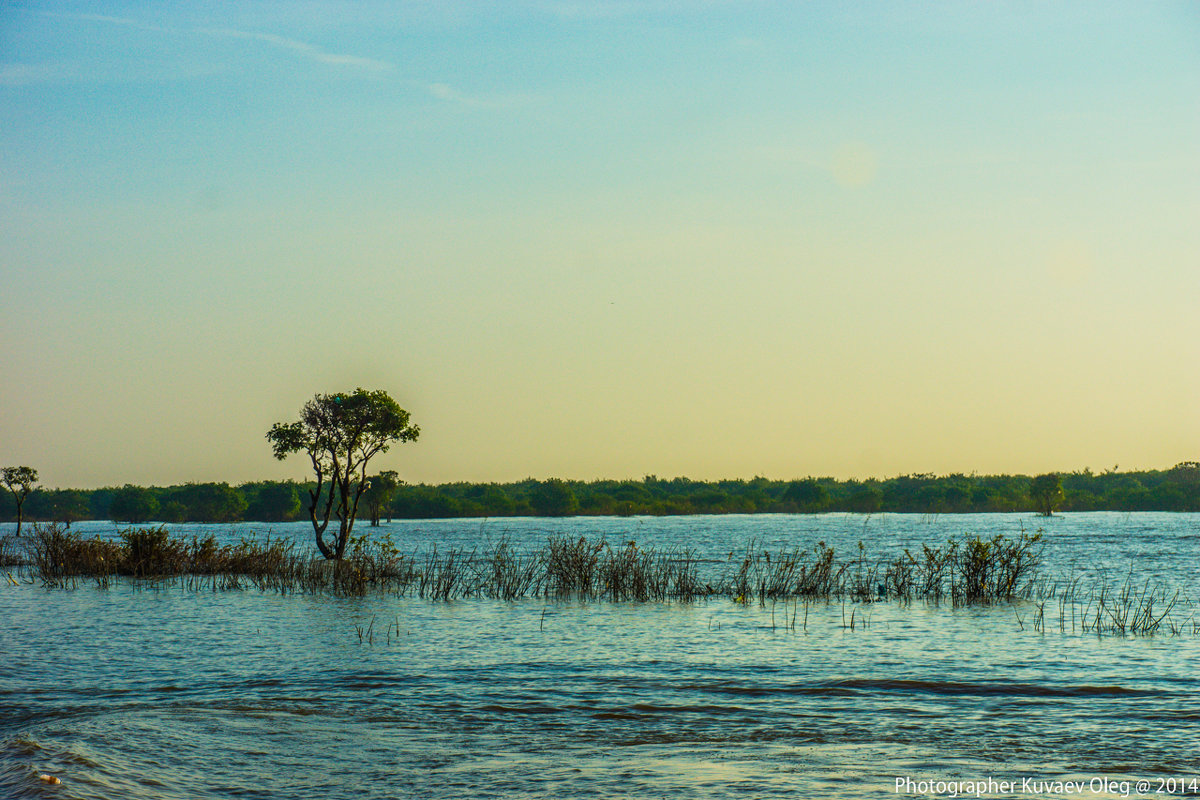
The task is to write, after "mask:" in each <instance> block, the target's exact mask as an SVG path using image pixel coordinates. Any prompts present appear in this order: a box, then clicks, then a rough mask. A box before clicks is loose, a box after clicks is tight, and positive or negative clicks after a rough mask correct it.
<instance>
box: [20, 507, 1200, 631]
mask: <svg viewBox="0 0 1200 800" xmlns="http://www.w3.org/2000/svg"><path fill="white" fill-rule="evenodd" d="M1041 564H1042V542H1041V535H1040V534H1028V533H1026V532H1024V531H1022V532H1021V533H1020V534H1019V535H1018V536H1016V537H1015V538H1010V537H1006V536H1004V535H996V536H993V537H991V538H982V537H978V536H974V537H968V536H962V537H959V538H952V539H949V540H948V541H946V542H945V543H943V544H940V545H937V546H930V545H922V547H921V550H920V552H919V553H916V554H914V553H913V552H911V551H909V550H905V551H904V552H903V553H902V554H900V555H899V556H895V557H892V558H890V559H870V558H868V556H867V552H866V547H865V545H863V543H861V542H860V543H859V545H858V550H857V553H855V554H854V556H853V557H852V558H850V559H848V560H839V559H838V558H837V556H836V553H835V552H834V549H833V548H832V547H830V546H828V545H827V544H825V542H818V543H817V544H816V545H815V546H814V547H812V548H809V549H800V548H793V549H790V550H782V551H779V552H775V553H772V552H770V551H769V550H767V549H765V548H763V547H761V546H760V545H759V544H758V543H756V542H751V543H750V544H749V545H748V546H747V548H746V550H745V551H744V552H742V553H730V555H729V558H728V559H727V560H726V561H725V562H723V563H722V562H714V561H711V560H709V561H704V560H701V559H700V558H698V557H697V555H696V553H695V552H694V551H693V550H690V549H686V548H663V549H660V548H654V547H642V546H639V545H638V544H637V543H636V542H634V541H628V542H625V543H623V544H619V545H613V544H612V543H609V542H608V541H606V540H605V539H603V538H601V539H597V540H589V539H587V538H586V537H566V536H551V537H549V538H548V539H547V540H546V543H545V545H544V546H542V547H540V548H534V549H520V548H518V547H517V546H515V545H514V543H513V542H512V540H511V539H509V538H508V537H507V536H505V537H501V538H499V539H496V540H489V541H487V542H486V544H485V545H484V546H483V547H482V549H480V548H472V549H466V548H451V549H448V550H439V549H438V548H437V547H436V546H434V547H431V548H430V549H429V550H428V551H425V552H417V551H414V552H412V553H407V554H406V553H401V552H400V551H399V550H398V549H397V548H396V547H395V545H394V544H393V543H392V541H391V540H390V538H386V537H385V538H384V539H383V540H380V541H369V540H368V539H366V538H365V537H363V538H358V539H355V540H353V541H352V542H351V544H350V547H349V548H348V550H347V556H346V558H344V559H342V560H340V561H327V560H325V559H323V558H320V557H314V555H313V554H312V552H311V550H309V549H307V548H300V547H298V546H297V545H296V544H295V543H294V542H293V541H292V540H289V539H273V538H271V537H270V536H268V537H267V538H266V539H265V540H257V539H243V540H241V541H240V542H239V543H237V544H233V545H220V544H218V543H217V541H216V539H215V538H214V537H213V536H211V535H208V536H204V537H200V536H192V537H172V536H171V535H170V534H169V533H168V531H167V530H166V529H165V528H162V527H148V528H130V529H127V530H125V531H122V532H120V538H119V539H116V540H111V539H100V538H84V537H81V536H79V535H78V534H76V533H73V532H72V531H71V530H70V529H69V528H67V527H65V526H62V525H54V524H37V525H35V526H34V529H33V532H32V535H31V536H28V537H24V538H23V539H22V540H17V541H14V540H13V539H8V540H0V566H5V567H6V570H5V575H6V576H7V580H8V581H10V582H16V581H17V579H18V578H20V579H22V580H27V581H40V582H41V583H42V584H43V585H45V586H48V587H63V588H70V587H75V586H78V585H79V584H80V583H81V582H84V583H92V582H94V584H95V585H96V586H98V587H100V588H105V587H108V586H110V585H112V584H113V583H114V582H117V581H120V580H129V581H134V582H137V583H138V584H139V585H151V586H181V587H183V588H185V589H190V590H196V591H228V590H238V589H258V590H260V591H275V592H279V593H292V592H300V593H306V594H329V595H336V596H347V595H349V596H353V595H362V594H365V593H367V592H369V591H383V592H387V593H391V594H395V595H398V596H405V597H418V598H424V599H429V600H439V601H450V600H456V599H459V598H472V597H482V598H491V599H498V600H506V601H511V600H518V599H522V598H546V599H591V600H607V601H616V602H620V601H634V602H665V601H675V602H692V601H695V600H700V599H704V598H711V597H728V598H729V599H731V600H733V601H734V602H737V603H743V604H748V603H758V604H760V605H762V606H764V607H766V606H767V605H768V603H769V604H770V606H771V608H772V613H774V608H775V605H776V604H777V603H780V602H783V603H784V604H785V605H784V608H785V609H786V608H788V605H789V604H793V605H792V608H793V610H792V613H791V615H790V621H789V622H788V623H785V627H787V626H788V625H789V624H790V625H791V626H793V627H794V626H795V624H796V616H797V612H798V611H799V608H800V603H803V604H804V617H805V619H807V613H808V604H809V603H811V602H833V601H840V602H842V603H843V606H844V604H845V603H847V602H848V603H850V604H851V608H850V609H849V615H848V617H847V627H848V628H850V629H855V628H857V627H860V626H862V625H864V624H869V615H867V616H864V613H865V612H864V611H859V610H856V609H855V608H854V606H855V605H862V604H869V603H873V602H877V601H880V600H890V601H898V602H901V603H911V602H913V601H923V602H932V603H941V602H948V603H951V604H952V605H954V606H960V605H979V604H991V603H1000V602H1015V601H1020V602H1026V603H1031V604H1032V606H1033V609H1034V612H1033V614H1032V618H1033V627H1034V629H1035V630H1041V631H1044V630H1046V629H1047V628H1048V627H1053V626H1054V625H1055V622H1057V627H1058V628H1059V629H1060V630H1061V631H1063V632H1066V631H1067V630H1070V631H1076V632H1085V633H1110V634H1154V633H1159V632H1169V633H1172V634H1180V633H1183V632H1190V633H1200V623H1198V622H1197V621H1196V618H1195V614H1194V611H1193V609H1192V605H1191V603H1190V602H1189V601H1187V600H1186V599H1185V598H1183V597H1182V596H1181V595H1180V594H1179V593H1178V592H1174V593H1172V592H1170V591H1168V590H1166V589H1163V588H1160V587H1155V586H1152V585H1150V584H1149V583H1144V584H1136V583H1135V582H1134V581H1133V579H1132V577H1130V578H1128V579H1127V580H1126V581H1125V583H1124V584H1123V585H1110V584H1108V583H1103V582H1101V583H1099V584H1093V585H1091V586H1084V585H1083V583H1082V581H1081V580H1080V579H1078V578H1073V579H1068V580H1059V581H1050V580H1047V579H1045V578H1042V577H1040V576H1039V570H1040V567H1041ZM8 568H12V569H8ZM702 570H703V571H704V573H705V576H704V577H702V575H701V572H702ZM14 575H15V576H16V577H14ZM1047 607H1049V609H1050V615H1051V619H1050V621H1049V622H1047V620H1046V611H1047ZM1055 612H1057V619H1055V616H1054V615H1055ZM1026 613H1027V614H1028V612H1026ZM1016 614H1017V620H1018V622H1019V623H1020V624H1021V625H1022V627H1024V620H1023V619H1022V617H1021V611H1020V607H1018V610H1017V611H1016ZM785 618H787V617H786V612H785ZM772 619H773V620H774V617H772ZM773 624H774V622H773ZM364 635H368V636H369V635H370V634H369V632H366V633H364Z"/></svg>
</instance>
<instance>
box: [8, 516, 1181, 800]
mask: <svg viewBox="0 0 1200 800" xmlns="http://www.w3.org/2000/svg"><path fill="white" fill-rule="evenodd" d="M12 527H13V526H11V525H9V526H7V527H6V528H4V530H5V531H8V532H10V531H11V530H12ZM171 527H172V529H173V530H174V531H176V532H208V531H210V530H211V531H214V532H216V533H218V535H219V536H220V537H221V538H222V539H225V540H236V539H237V538H239V537H241V536H243V535H263V534H265V533H266V532H267V529H268V528H267V526H265V525H239V526H232V527H231V526H196V525H180V526H171ZM76 528H78V529H80V530H82V531H83V532H84V533H89V532H94V533H99V534H101V535H113V534H114V533H115V531H116V528H115V527H114V526H112V525H111V524H109V523H83V524H77V525H76ZM1038 528H1042V529H1044V533H1045V539H1046V545H1047V546H1046V559H1047V563H1046V566H1045V567H1044V570H1043V571H1044V572H1045V573H1046V574H1049V575H1076V576H1079V575H1083V576H1085V577H1086V578H1087V579H1088V580H1097V579H1101V578H1107V579H1109V580H1123V579H1124V578H1125V576H1126V575H1127V574H1128V573H1129V571H1130V570H1131V569H1132V570H1133V573H1134V574H1135V575H1136V576H1138V578H1139V580H1141V579H1147V578H1148V579H1151V580H1154V581H1158V582H1165V583H1168V584H1170V585H1171V586H1172V587H1174V588H1178V589H1180V590H1181V591H1182V592H1183V593H1184V594H1185V595H1186V596H1188V597H1189V598H1195V597H1196V596H1197V588H1198V586H1200V582H1198V576H1197V565H1200V558H1198V556H1200V515H1194V514H1150V513H1147V514H1077V515H1069V516H1065V517H1060V518H1055V519H1051V520H1039V519H1038V518H1036V517H1031V516H1019V515H1002V514H997V515H970V516H941V517H923V516H919V515H891V514H888V515H877V516H873V517H869V518H866V517H862V516H856V515H822V516H816V517H811V516H751V517H739V516H729V517H700V518H697V517H690V518H655V519H642V518H630V519H591V518H588V519H565V520H491V521H487V522H483V523H481V522H480V521H478V520H453V521H405V522H394V523H392V524H390V525H385V526H384V528H383V531H384V532H390V533H391V535H392V536H393V538H394V540H395V541H396V543H397V544H398V545H400V546H401V548H402V549H404V550H412V549H419V548H425V547H428V546H430V545H432V544H433V543H437V544H438V545H439V547H443V548H444V547H447V546H453V545H464V544H465V545H476V544H479V545H482V544H484V543H485V541H486V540H487V539H488V538H489V537H498V536H500V535H505V534H507V535H509V536H511V537H512V538H513V539H514V540H515V541H516V542H517V543H518V544H522V545H524V546H537V545H539V544H541V543H543V542H544V540H545V538H546V536H548V535H552V534H565V535H571V536H578V535H583V536H588V537H590V538H594V537H598V536H601V535H603V536H606V537H607V538H608V540H609V541H611V542H613V543H623V542H625V541H628V540H631V539H632V540H636V541H637V542H638V544H639V545H642V546H647V545H653V546H660V547H662V546H687V547H691V548H695V549H696V551H697V553H698V554H699V555H700V556H702V557H703V558H705V559H707V561H706V563H707V564H709V565H710V566H711V568H713V569H717V568H719V566H720V565H721V564H723V563H725V561H727V560H728V556H729V553H730V552H735V551H738V550H739V549H741V550H743V551H744V548H745V547H746V545H747V543H748V542H749V541H751V540H756V541H757V542H758V543H759V544H760V545H762V546H765V547H767V548H768V549H771V550H781V549H785V548H786V549H791V548H793V547H797V546H799V547H802V548H808V547H811V546H812V545H814V544H816V542H817V541H819V540H823V541H826V542H828V543H829V544H831V545H833V546H834V547H835V548H836V550H837V551H838V553H839V554H840V555H842V556H844V557H846V558H849V557H851V556H852V555H853V554H854V552H856V551H857V545H858V542H859V541H860V540H862V541H863V542H864V544H865V545H866V547H867V552H868V555H871V554H880V555H882V554H888V553H893V552H898V551H899V550H900V549H902V548H904V547H909V548H911V547H914V546H915V547H919V545H920V543H921V542H927V543H931V544H937V543H940V542H944V541H945V540H946V539H947V538H948V537H950V536H957V535H959V534H963V533H980V534H985V535H991V534H993V533H1005V534H1007V535H1016V534H1018V533H1019V532H1020V531H1021V530H1022V529H1024V530H1027V531H1030V532H1032V531H1035V530H1037V529H1038ZM271 532H272V534H273V535H283V536H294V537H296V538H298V539H301V540H303V541H305V542H307V541H308V535H309V534H310V530H309V531H308V532H306V526H305V525H302V524H296V525H276V526H273V529H272V531H271ZM0 572H3V570H2V569H0ZM2 578H3V575H0V579H2ZM7 584H8V585H5V586H2V587H0V614H2V615H3V618H4V620H5V624H4V625H3V626H0V653H3V662H0V663H2V664H3V666H0V796H5V797H8V796H11V797H57V798H105V799H107V798H114V799H115V798H135V799H136V798H226V797H250V798H314V799H316V798H321V800H339V799H340V798H347V799H348V798H355V799H356V800H357V799H358V798H393V797H430V798H459V797H484V798H487V797H504V798H525V797H536V798H543V797H544V798H551V797H553V798H570V797H595V798H602V797H603V798H608V797H611V798H624V797H638V798H642V797H645V798H659V797H662V798H674V797H731V796H737V797H747V798H757V797H789V798H804V797H847V798H860V797H879V798H881V797H913V796H929V795H930V794H933V795H934V796H937V794H938V793H937V792H936V790H937V789H938V788H941V789H942V790H943V792H942V793H941V795H940V796H949V795H950V791H951V790H952V789H960V790H962V791H963V793H966V794H969V795H970V796H975V794H981V795H982V796H987V797H1064V796H1071V797H1122V796H1127V797H1138V796H1142V797H1150V796H1158V797H1167V796H1192V797H1196V796H1200V783H1197V782H1200V636H1197V635H1194V634H1193V633H1192V632H1191V630H1190V628H1189V630H1188V631H1187V632H1186V633H1185V634H1184V635H1179V636H1172V635H1168V634H1165V633H1164V634H1160V635H1157V636H1153V637H1133V636H1125V637H1122V636H1112V635H1108V636H1096V635H1094V634H1082V633H1079V632H1075V633H1072V632H1071V629H1070V626H1067V628H1066V630H1065V632H1064V631H1062V630H1060V628H1059V627H1058V624H1057V622H1056V623H1055V624H1054V625H1049V624H1048V625H1047V626H1046V627H1045V629H1044V630H1041V631H1038V630H1034V628H1033V625H1032V624H1031V614H1032V606H1031V604H1029V603H1023V604H1016V605H1008V604H1003V605H997V606H991V607H984V608H979V607H975V608H959V609H955V608H953V607H951V606H949V605H942V606H930V605H926V604H923V603H913V604H912V605H907V606H906V605H903V604H899V603H893V602H883V603H874V604H870V605H867V606H863V605H853V606H851V605H849V604H847V605H845V606H844V605H843V604H841V603H833V604H810V605H809V606H808V607H807V610H806V609H805V607H804V606H803V605H802V606H800V607H797V606H796V605H795V604H791V605H789V606H787V607H786V608H785V606H784V604H782V603H780V604H777V605H775V606H774V607H772V606H771V605H770V604H768V605H767V606H766V607H763V606H759V605H756V604H752V605H749V606H746V605H739V604H735V603H733V602H731V601H730V600H729V599H728V598H723V599H710V600H706V601H703V602H697V603H690V604H687V603H666V604H635V603H596V602H592V603H580V602H555V601H546V600H541V599H538V600H524V601H519V602H513V603H502V602H493V601H487V600H474V599H472V600H462V601H458V602H451V603H437V602H430V601H425V600H419V599H414V598H396V597H391V596H387V595H382V594H376V595H368V596H366V597H360V598H331V597H313V596H305V595H285V596H280V595H278V594H271V593H259V592H257V591H250V592H224V593H216V594H214V593H211V592H208V593H203V592H201V593H197V592H191V591H186V590H183V589H181V588H178V587H175V588H158V589H152V588H139V587H137V586H136V585H131V584H129V583H128V582H124V583H122V584H120V585H118V586H115V587H112V588H109V589H107V590H99V589H96V588H93V587H91V586H86V585H81V586H80V588H77V589H73V590H61V589H53V590H50V589H44V588H41V587H39V586H37V585H32V584H28V583H21V585H18V586H13V585H11V582H7ZM805 613H807V620H806V621H804V620H803V619H802V618H803V615H804V614H805ZM1181 613H1183V616H1184V617H1186V616H1187V614H1190V613H1191V612H1190V611H1184V612H1181ZM793 614H795V615H798V617H800V618H801V619H800V620H799V621H797V623H796V628H795V629H792V628H791V627H790V623H791V620H790V619H789V615H793ZM851 615H853V617H854V619H855V626H854V628H853V629H851V628H850V627H848V625H847V621H848V620H849V618H850V617H851ZM1047 617H1049V611H1047ZM864 622H865V624H864ZM372 624H373V628H372V627H371V626H372ZM356 626H359V627H361V628H362V629H364V632H365V630H366V629H370V634H369V635H364V636H363V638H362V639H361V641H360V636H359V632H358V630H357V629H356ZM1022 626H1023V627H1022ZM42 773H48V774H52V775H55V776H57V777H58V778H60V779H61V781H62V783H61V784H59V785H53V786H51V785H47V784H45V783H43V782H41V781H39V780H38V775H39V774H42ZM989 778H990V779H991V780H992V781H993V782H994V783H993V784H988V783H987V780H988V779H989ZM980 779H982V780H983V781H984V783H983V785H982V786H979V785H976V784H975V783H969V784H966V785H964V784H962V783H956V782H963V781H976V780H980ZM1026 779H1028V780H1029V781H1030V782H1029V783H1025V784H1023V782H1024V781H1026ZM898 781H899V783H900V785H899V790H898V786H897V782H898ZM906 781H908V782H910V783H906ZM930 781H932V782H934V783H933V785H932V786H927V785H926V784H925V783H922V782H930ZM939 781H940V782H943V784H944V785H942V786H941V787H939V786H938V784H937V782H939ZM1003 781H1013V782H1014V784H1015V785H1013V786H1011V787H1010V786H1007V785H1005V784H1003V783H1002V782H1003ZM1037 781H1072V782H1074V781H1079V782H1080V786H1078V787H1075V789H1077V790H1078V791H1075V790H1070V791H1063V790H1066V789H1070V787H1058V786H1054V785H1052V784H1051V785H1038V784H1037V783H1035V782H1037ZM1138 781H1145V782H1146V784H1144V785H1139V784H1138ZM923 789H932V790H935V791H933V792H925V791H922V790H923ZM968 789H969V790H970V791H969V792H968V791H967V790H968ZM979 789H982V791H977V790H979ZM1156 792H1161V793H1158V794H1156Z"/></svg>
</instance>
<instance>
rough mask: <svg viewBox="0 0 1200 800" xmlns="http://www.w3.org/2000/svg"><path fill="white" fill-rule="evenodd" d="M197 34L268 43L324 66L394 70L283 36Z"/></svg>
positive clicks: (211, 31) (228, 30)
mask: <svg viewBox="0 0 1200 800" xmlns="http://www.w3.org/2000/svg"><path fill="white" fill-rule="evenodd" d="M196 33H202V34H205V35H207V36H222V37H226V38H229V39H246V40H249V41H256V42H266V43H267V44H270V45H273V46H275V47H279V48H282V49H284V50H290V51H292V52H293V53H298V54H299V55H302V56H304V57H306V58H309V59H312V60H313V61H317V62H320V63H322V64H332V65H334V66H348V67H360V68H362V69H368V70H372V71H375V72H383V71H386V70H390V69H392V65H391V64H389V63H388V62H386V61H379V60H377V59H374V58H363V57H361V56H352V55H347V54H344V53H330V52H327V51H325V50H322V49H321V48H320V47H317V46H316V45H315V44H309V43H308V42H301V41H299V40H297V39H288V38H286V37H283V36H277V35H275V34H273V33H254V32H252V31H239V30H235V29H233V28H202V29H198V30H196Z"/></svg>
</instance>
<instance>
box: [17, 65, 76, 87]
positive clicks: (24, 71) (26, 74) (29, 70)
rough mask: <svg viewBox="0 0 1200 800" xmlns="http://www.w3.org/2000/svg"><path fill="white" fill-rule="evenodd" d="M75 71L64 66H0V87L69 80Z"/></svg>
mask: <svg viewBox="0 0 1200 800" xmlns="http://www.w3.org/2000/svg"><path fill="white" fill-rule="evenodd" d="M73 77H75V71H74V70H73V69H71V68H70V67H68V66H66V65H65V64H0V86H29V85H30V84H35V83H48V82H51V81H61V80H70V79H71V78H73Z"/></svg>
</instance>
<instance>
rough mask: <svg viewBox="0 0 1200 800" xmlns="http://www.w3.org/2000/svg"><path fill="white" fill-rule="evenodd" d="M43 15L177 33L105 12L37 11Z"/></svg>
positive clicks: (154, 31)
mask: <svg viewBox="0 0 1200 800" xmlns="http://www.w3.org/2000/svg"><path fill="white" fill-rule="evenodd" d="M38 13H39V14H41V15H42V16H43V17H58V18H59V19H74V20H79V21H81V22H104V23H107V24H109V25H121V26H124V27H126V28H137V29H138V30H140V31H151V32H153V33H177V31H173V30H171V29H170V28H164V27H162V26H161V25H152V24H150V23H148V22H142V21H140V20H136V19H130V18H128V17H113V16H109V15H107V14H71V13H66V12H62V11H39V12H38Z"/></svg>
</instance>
